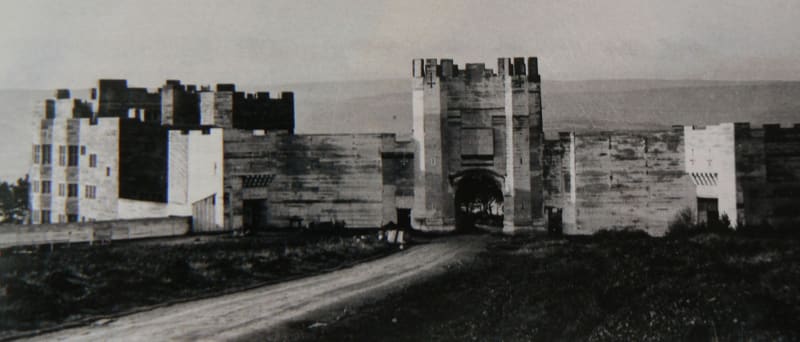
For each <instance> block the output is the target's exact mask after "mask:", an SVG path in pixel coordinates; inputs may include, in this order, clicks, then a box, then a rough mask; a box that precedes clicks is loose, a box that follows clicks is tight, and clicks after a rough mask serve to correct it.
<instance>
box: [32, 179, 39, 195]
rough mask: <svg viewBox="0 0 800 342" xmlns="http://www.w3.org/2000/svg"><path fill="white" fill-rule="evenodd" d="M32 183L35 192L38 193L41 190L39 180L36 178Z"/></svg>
mask: <svg viewBox="0 0 800 342" xmlns="http://www.w3.org/2000/svg"><path fill="white" fill-rule="evenodd" d="M32 183H33V192H34V193H38V192H39V182H37V181H35V180H34V181H33V182H32Z"/></svg>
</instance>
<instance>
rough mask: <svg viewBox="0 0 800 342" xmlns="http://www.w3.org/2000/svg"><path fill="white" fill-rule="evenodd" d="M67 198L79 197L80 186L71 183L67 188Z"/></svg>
mask: <svg viewBox="0 0 800 342" xmlns="http://www.w3.org/2000/svg"><path fill="white" fill-rule="evenodd" d="M67 197H78V184H75V183H70V184H69V185H68V186H67Z"/></svg>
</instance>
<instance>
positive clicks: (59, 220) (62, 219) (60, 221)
mask: <svg viewBox="0 0 800 342" xmlns="http://www.w3.org/2000/svg"><path fill="white" fill-rule="evenodd" d="M66 221H67V217H66V216H64V214H58V223H63V222H66Z"/></svg>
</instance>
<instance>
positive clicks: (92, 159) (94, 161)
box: [89, 153, 97, 167]
mask: <svg viewBox="0 0 800 342" xmlns="http://www.w3.org/2000/svg"><path fill="white" fill-rule="evenodd" d="M89 167H97V155H96V154H94V153H92V154H90V155H89Z"/></svg>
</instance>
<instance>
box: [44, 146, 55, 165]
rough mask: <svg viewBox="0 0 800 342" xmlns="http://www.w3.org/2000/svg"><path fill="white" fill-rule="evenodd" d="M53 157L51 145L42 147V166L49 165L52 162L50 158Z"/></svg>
mask: <svg viewBox="0 0 800 342" xmlns="http://www.w3.org/2000/svg"><path fill="white" fill-rule="evenodd" d="M52 155H53V146H52V145H49V144H48V145H42V165H50V163H51V162H52V160H51V158H52Z"/></svg>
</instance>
